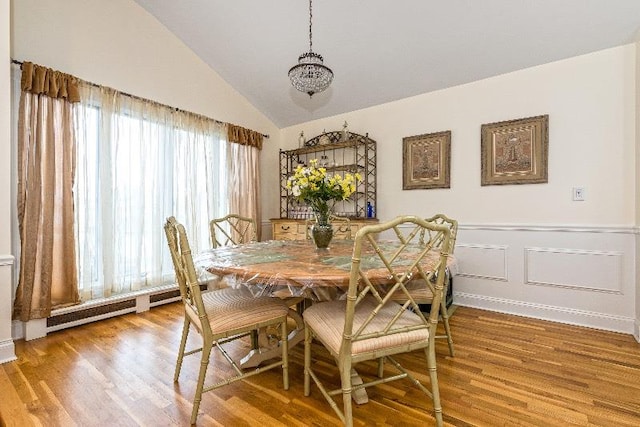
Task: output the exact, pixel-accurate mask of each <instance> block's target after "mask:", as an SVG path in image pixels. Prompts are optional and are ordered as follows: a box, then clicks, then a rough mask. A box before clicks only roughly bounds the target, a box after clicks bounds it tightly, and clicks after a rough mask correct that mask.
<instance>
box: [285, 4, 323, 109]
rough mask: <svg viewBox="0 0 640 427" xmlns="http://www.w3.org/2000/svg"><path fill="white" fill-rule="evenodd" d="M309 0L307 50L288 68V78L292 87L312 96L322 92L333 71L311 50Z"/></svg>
mask: <svg viewBox="0 0 640 427" xmlns="http://www.w3.org/2000/svg"><path fill="white" fill-rule="evenodd" d="M312 17H313V15H312V13H311V0H309V52H306V53H303V54H302V55H300V56H299V57H298V64H297V65H294V66H293V67H291V69H290V70H289V78H290V79H291V84H292V85H293V87H295V88H296V89H298V90H299V91H300V92H305V93H308V94H309V97H312V96H313V94H314V93H318V92H322V91H323V90H325V89H326V88H328V87H329V85H330V84H331V82H332V81H333V71H331V68H329V67H327V66H326V65H323V64H322V55H319V54H317V53H315V52H314V51H313V42H312V36H313V34H312V32H311V18H312Z"/></svg>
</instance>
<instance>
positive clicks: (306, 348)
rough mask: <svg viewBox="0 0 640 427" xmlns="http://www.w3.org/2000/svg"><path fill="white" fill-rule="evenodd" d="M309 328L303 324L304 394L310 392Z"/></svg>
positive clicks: (306, 394)
mask: <svg viewBox="0 0 640 427" xmlns="http://www.w3.org/2000/svg"><path fill="white" fill-rule="evenodd" d="M309 369H311V330H310V329H309V327H308V326H306V325H305V328H304V395H305V396H309V395H310V394H311V375H310V374H309Z"/></svg>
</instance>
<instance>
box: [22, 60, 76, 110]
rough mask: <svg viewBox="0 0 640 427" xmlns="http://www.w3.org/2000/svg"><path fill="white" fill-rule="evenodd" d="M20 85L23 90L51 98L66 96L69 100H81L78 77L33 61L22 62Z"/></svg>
mask: <svg viewBox="0 0 640 427" xmlns="http://www.w3.org/2000/svg"><path fill="white" fill-rule="evenodd" d="M20 87H21V89H22V91H23V92H29V93H33V94H34V95H40V94H44V95H47V96H48V97H50V98H65V99H66V100H67V101H69V102H79V101H80V92H79V91H78V79H76V78H75V77H73V76H71V75H69V74H65V73H62V72H60V71H56V70H52V69H51V68H46V67H43V66H41V65H36V64H33V63H31V62H24V63H23V64H22V77H21V81H20Z"/></svg>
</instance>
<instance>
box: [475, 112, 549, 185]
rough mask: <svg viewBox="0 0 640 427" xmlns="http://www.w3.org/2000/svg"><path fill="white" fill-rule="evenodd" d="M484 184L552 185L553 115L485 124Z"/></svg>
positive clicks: (483, 151)
mask: <svg viewBox="0 0 640 427" xmlns="http://www.w3.org/2000/svg"><path fill="white" fill-rule="evenodd" d="M481 151H482V154H481V157H482V160H481V161H482V172H481V175H482V177H481V184H482V185H505V184H541V183H546V182H548V171H547V169H548V168H547V164H548V155H549V115H543V116H535V117H527V118H523V119H516V120H507V121H504V122H497V123H488V124H484V125H482V130H481Z"/></svg>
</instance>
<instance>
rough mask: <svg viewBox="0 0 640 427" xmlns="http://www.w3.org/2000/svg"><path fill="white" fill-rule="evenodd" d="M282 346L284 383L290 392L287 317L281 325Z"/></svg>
mask: <svg viewBox="0 0 640 427" xmlns="http://www.w3.org/2000/svg"><path fill="white" fill-rule="evenodd" d="M280 336H281V339H280V343H281V344H280V345H281V346H282V383H283V385H284V389H285V390H289V336H288V335H287V317H285V318H284V320H283V321H282V325H281V332H280Z"/></svg>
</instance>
